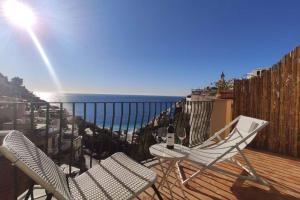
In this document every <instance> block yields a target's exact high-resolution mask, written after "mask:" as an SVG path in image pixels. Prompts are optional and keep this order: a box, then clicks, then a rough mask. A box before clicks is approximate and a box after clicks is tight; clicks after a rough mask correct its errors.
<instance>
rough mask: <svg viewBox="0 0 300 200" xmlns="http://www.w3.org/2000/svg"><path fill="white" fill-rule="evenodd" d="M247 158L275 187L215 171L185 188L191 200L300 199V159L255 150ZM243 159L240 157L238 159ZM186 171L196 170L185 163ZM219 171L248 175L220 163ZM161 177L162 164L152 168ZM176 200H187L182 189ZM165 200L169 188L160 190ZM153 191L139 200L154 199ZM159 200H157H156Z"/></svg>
mask: <svg viewBox="0 0 300 200" xmlns="http://www.w3.org/2000/svg"><path fill="white" fill-rule="evenodd" d="M245 155H246V156H247V158H249V160H250V162H251V163H252V164H253V166H254V168H255V169H256V170H257V173H258V174H259V175H261V176H262V177H263V178H265V179H266V180H267V181H268V182H269V183H270V184H271V187H270V188H268V187H266V186H262V185H259V184H257V183H254V182H251V181H243V180H240V179H238V178H235V177H231V176H227V175H224V174H221V173H218V172H214V171H211V170H208V171H206V172H205V173H204V174H203V175H200V176H197V177H196V178H195V179H193V180H192V181H190V182H189V183H188V185H187V186H185V187H184V190H185V193H186V197H187V199H191V200H198V199H204V200H217V199H228V200H235V199H236V200H238V199H239V200H240V199H245V200H248V199H249V200H252V199H255V200H260V199H261V200H281V199H288V200H294V199H300V159H295V158H291V157H287V156H282V155H279V154H275V153H269V152H262V151H257V150H253V149H246V150H245ZM237 159H240V157H237ZM183 166H184V167H183V171H184V173H185V174H186V175H187V176H189V175H191V174H192V173H193V172H195V170H196V168H195V167H193V166H190V165H189V163H188V162H184V163H183ZM218 166H219V167H222V168H226V169H228V170H230V171H232V172H236V173H240V174H245V172H244V171H242V170H241V169H240V168H238V167H236V166H235V165H233V164H231V163H220V164H218ZM151 169H153V170H154V171H155V172H156V173H157V174H158V181H160V179H161V177H162V172H161V169H160V167H159V166H158V164H156V165H153V166H152V167H151ZM174 178H175V175H174V174H171V176H170V177H169V178H168V182H169V183H170V184H172V183H173V182H174V180H175V179H174ZM172 190H173V192H174V193H173V196H174V199H185V198H184V196H183V195H182V193H181V190H180V188H179V186H177V185H176V186H175V187H174V188H173V189H172ZM160 191H161V193H162V196H163V198H164V199H171V198H170V194H169V192H168V190H167V189H166V188H164V189H163V190H162V189H160ZM152 195H153V191H152V189H148V190H147V191H146V192H144V193H142V194H141V195H140V196H139V198H140V199H143V200H147V199H151V196H152ZM155 199H157V198H155Z"/></svg>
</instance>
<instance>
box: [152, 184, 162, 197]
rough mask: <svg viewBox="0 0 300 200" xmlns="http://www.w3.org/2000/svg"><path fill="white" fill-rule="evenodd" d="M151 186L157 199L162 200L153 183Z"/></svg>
mask: <svg viewBox="0 0 300 200" xmlns="http://www.w3.org/2000/svg"><path fill="white" fill-rule="evenodd" d="M152 188H153V190H154V192H155V193H156V195H157V197H158V199H159V200H163V198H162V197H161V195H160V193H159V191H158V189H157V188H156V186H155V185H154V184H153V185H152Z"/></svg>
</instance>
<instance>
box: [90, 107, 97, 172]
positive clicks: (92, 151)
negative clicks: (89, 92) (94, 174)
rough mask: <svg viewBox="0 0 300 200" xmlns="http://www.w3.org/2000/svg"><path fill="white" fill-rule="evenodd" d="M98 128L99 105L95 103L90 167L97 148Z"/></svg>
mask: <svg viewBox="0 0 300 200" xmlns="http://www.w3.org/2000/svg"><path fill="white" fill-rule="evenodd" d="M96 126H97V103H94V124H93V127H94V128H93V137H92V150H91V156H90V167H92V165H93V154H94V148H95V135H96Z"/></svg>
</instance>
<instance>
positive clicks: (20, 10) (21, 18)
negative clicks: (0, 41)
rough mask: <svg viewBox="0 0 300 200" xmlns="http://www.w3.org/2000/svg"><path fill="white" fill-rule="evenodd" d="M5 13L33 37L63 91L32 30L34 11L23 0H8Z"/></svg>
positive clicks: (4, 8) (58, 88) (60, 90)
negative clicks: (20, 0) (21, 0)
mask: <svg viewBox="0 0 300 200" xmlns="http://www.w3.org/2000/svg"><path fill="white" fill-rule="evenodd" d="M2 8H3V13H4V15H5V16H6V17H7V19H8V20H9V21H10V22H11V23H12V24H14V25H16V26H18V27H20V28H22V29H24V30H26V31H27V33H28V34H29V36H30V37H31V39H32V41H33V43H34V45H35V47H36V48H37V50H38V52H39V54H40V56H41V57H42V60H43V61H44V63H45V65H46V67H47V70H48V72H49V74H50V76H51V78H52V80H53V82H54V83H55V86H56V88H57V90H58V92H59V93H62V87H61V84H60V82H59V80H58V78H57V75H56V73H55V70H54V68H53V66H52V65H51V62H50V61H49V59H48V57H47V55H46V53H45V51H44V49H43V47H42V45H41V43H40V41H39V40H38V38H37V36H36V34H35V33H34V32H33V30H32V26H33V25H34V23H35V21H36V18H35V15H34V13H33V11H32V10H31V9H30V7H28V6H27V5H25V4H24V3H22V2H19V1H17V0H7V1H6V2H4V4H3V7H2Z"/></svg>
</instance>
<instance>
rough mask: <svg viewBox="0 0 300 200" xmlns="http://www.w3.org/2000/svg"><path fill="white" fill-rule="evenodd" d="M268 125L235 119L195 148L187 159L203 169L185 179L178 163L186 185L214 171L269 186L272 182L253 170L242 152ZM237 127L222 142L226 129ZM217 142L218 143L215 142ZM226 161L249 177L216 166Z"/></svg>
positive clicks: (247, 118) (244, 117)
mask: <svg viewBox="0 0 300 200" xmlns="http://www.w3.org/2000/svg"><path fill="white" fill-rule="evenodd" d="M235 124H236V125H235ZM267 124H268V122H267V121H264V120H260V119H255V118H251V117H246V116H242V115H241V116H239V117H237V118H236V119H234V120H233V121H232V122H231V123H230V124H228V125H227V126H225V127H224V128H223V129H221V130H220V131H218V132H216V133H215V134H214V135H213V136H212V137H210V138H209V139H208V140H207V141H205V142H204V143H203V144H201V145H199V146H197V147H194V148H191V149H190V154H189V155H188V157H187V158H186V160H187V161H189V162H191V163H194V164H196V165H197V166H199V165H200V166H202V168H201V169H200V170H199V171H197V172H195V173H194V174H192V175H191V176H190V177H188V178H186V179H185V180H183V175H182V172H181V170H180V163H177V167H178V170H179V174H180V178H181V180H182V184H186V183H187V182H188V181H190V180H191V179H193V178H194V177H196V176H197V175H199V174H201V173H203V172H204V171H205V170H207V169H211V170H215V171H219V172H221V173H225V174H229V175H232V176H236V177H238V178H242V179H246V180H251V181H255V182H258V183H260V184H263V185H268V183H267V182H266V181H265V180H264V179H263V178H261V177H260V176H259V175H258V174H257V173H256V171H255V169H254V168H253V167H252V165H251V164H250V162H249V160H248V159H247V158H246V156H245V155H244V154H243V152H242V150H243V149H244V148H245V147H246V146H247V145H248V144H249V143H250V142H251V141H252V140H253V139H254V137H255V136H256V134H257V133H258V132H259V131H260V130H262V129H263V128H264V127H265V126H266V125H267ZM233 125H235V127H234V128H233V129H232V131H231V132H230V134H229V135H228V136H227V137H226V138H224V139H222V138H221V137H220V134H222V133H223V132H224V131H225V130H226V129H228V128H230V127H232V126H233ZM214 140H217V141H215V142H214ZM238 153H239V154H240V155H241V157H242V159H243V160H244V162H245V163H244V164H242V163H240V162H239V161H238V160H236V159H235V158H234V156H235V155H236V154H238ZM225 160H226V161H230V162H233V163H235V164H237V165H238V166H240V167H242V168H243V169H244V170H246V172H248V176H243V175H240V174H236V173H233V172H231V171H228V170H226V169H222V168H219V167H216V166H214V165H215V164H217V163H219V162H222V161H225Z"/></svg>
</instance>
